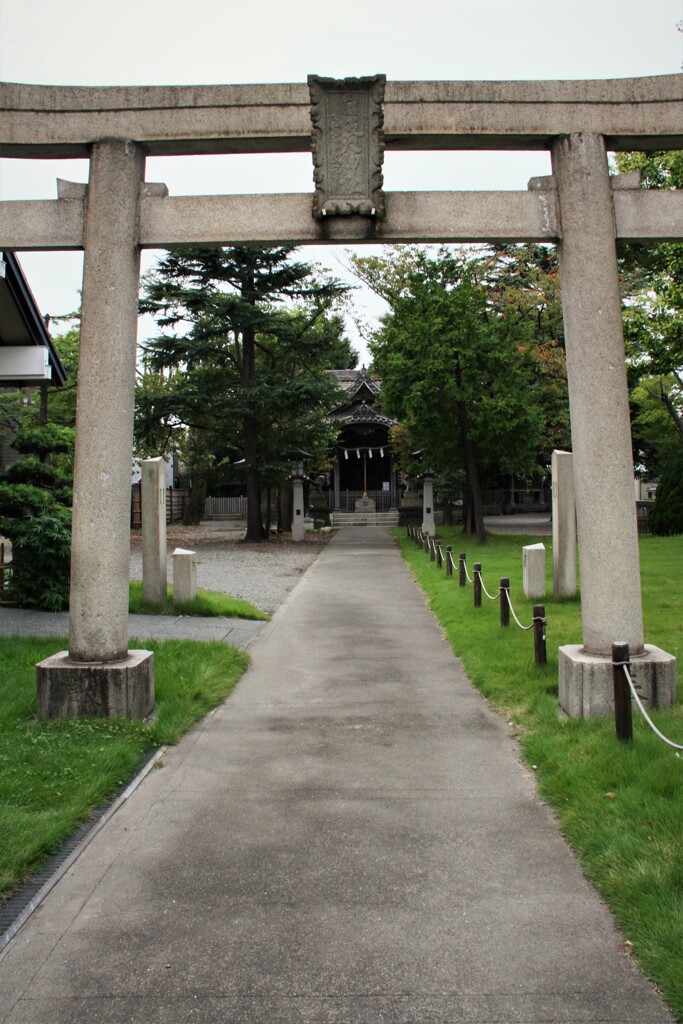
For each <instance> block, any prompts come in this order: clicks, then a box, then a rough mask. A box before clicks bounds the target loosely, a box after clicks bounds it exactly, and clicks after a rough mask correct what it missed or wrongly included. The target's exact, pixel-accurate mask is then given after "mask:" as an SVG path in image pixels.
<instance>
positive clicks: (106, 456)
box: [37, 139, 154, 718]
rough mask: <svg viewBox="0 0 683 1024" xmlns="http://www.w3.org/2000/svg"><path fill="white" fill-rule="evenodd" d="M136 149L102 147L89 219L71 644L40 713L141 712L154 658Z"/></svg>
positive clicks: (41, 675)
mask: <svg viewBox="0 0 683 1024" xmlns="http://www.w3.org/2000/svg"><path fill="white" fill-rule="evenodd" d="M144 168H145V159H144V153H143V150H142V148H141V147H140V146H138V145H135V144H134V143H131V142H125V141H121V140H118V139H109V140H105V141H103V142H98V143H95V144H94V145H93V147H92V152H91V156H90V182H89V186H88V198H87V206H86V217H85V232H84V249H85V260H84V266H83V300H82V303H83V308H82V321H81V343H80V355H79V372H78V392H77V396H78V397H77V411H76V450H75V458H74V487H73V526H72V538H71V602H70V610H71V616H70V634H69V651H68V654H67V652H61V653H60V654H56V655H54V656H53V657H52V658H49V659H47V661H44V662H42V663H41V664H40V665H39V666H38V668H37V682H38V709H39V714H40V715H41V716H43V717H57V716H60V715H69V716H81V715H97V714H105V715H123V716H125V717H128V718H143V717H145V716H146V715H148V714H149V713H150V712H151V710H152V707H153V705H154V681H153V680H154V677H153V656H152V654H151V653H150V652H149V651H129V650H128V580H129V574H130V540H129V538H130V495H131V487H130V481H131V453H132V448H133V409H134V401H135V360H136V345H137V312H138V287H139V271H140V250H139V246H138V230H139V229H138V224H139V203H140V192H141V186H142V182H143V181H144Z"/></svg>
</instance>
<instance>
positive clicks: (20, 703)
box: [0, 637, 249, 898]
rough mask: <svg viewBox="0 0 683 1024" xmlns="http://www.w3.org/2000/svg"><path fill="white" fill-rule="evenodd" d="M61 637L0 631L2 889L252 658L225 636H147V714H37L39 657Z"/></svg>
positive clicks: (194, 717)
mask: <svg viewBox="0 0 683 1024" xmlns="http://www.w3.org/2000/svg"><path fill="white" fill-rule="evenodd" d="M66 646H67V644H66V640H65V638H63V637H62V638H50V639H46V640H43V639H35V638H28V639H27V638H17V637H11V638H5V637H3V638H0V835H2V837H3V840H2V843H1V844H0V898H2V897H6V896H7V895H9V893H10V892H11V891H12V890H13V889H14V888H16V886H17V885H18V884H19V883H21V882H22V881H23V880H24V879H25V878H26V877H27V876H28V875H30V874H31V873H32V872H34V871H36V870H37V869H38V868H39V867H40V865H41V863H42V862H43V861H44V860H45V859H46V857H48V856H49V855H50V854H51V853H53V852H54V851H55V850H56V848H57V847H58V846H59V844H60V843H61V842H62V841H63V840H64V839H66V837H67V836H68V835H70V833H71V832H72V831H73V830H74V828H75V827H76V826H77V825H78V824H79V823H80V822H82V821H85V820H86V819H87V818H88V816H89V815H90V814H91V813H92V810H93V808H95V807H97V806H98V805H99V804H101V803H102V802H103V801H105V800H106V799H108V798H109V797H110V796H111V795H112V794H113V793H114V792H115V791H116V789H117V788H118V787H119V786H120V785H122V784H123V783H124V782H126V781H127V780H128V779H129V778H130V777H131V776H132V775H133V773H134V772H135V770H136V768H137V766H138V765H139V764H140V761H141V760H142V758H143V756H144V754H145V752H146V751H147V750H150V749H153V748H155V747H158V746H162V745H164V744H171V743H176V742H177V741H178V739H179V738H180V737H181V736H182V734H183V733H184V732H186V731H187V730H188V729H189V728H190V726H191V725H192V724H193V723H194V722H196V721H198V719H200V718H202V717H203V716H204V715H205V714H206V713H207V711H209V710H210V709H211V708H213V707H216V705H218V704H220V702H221V701H222V700H224V699H225V697H226V696H227V695H228V694H229V693H230V691H231V690H232V688H233V686H234V685H235V683H236V682H237V680H238V679H239V678H240V676H241V675H242V674H243V672H244V671H245V669H246V668H247V665H248V663H249V658H248V655H247V654H245V653H244V651H239V650H237V649H236V648H234V647H229V646H227V645H226V644H222V643H204V642H200V641H196V640H166V641H151V640H146V641H145V643H144V647H145V648H146V649H147V650H152V651H154V681H155V689H156V720H155V722H154V723H153V724H149V725H147V724H145V723H143V722H131V721H127V720H124V719H104V718H99V719H95V718H86V719H78V720H73V719H56V720H52V721H44V722H38V721H37V720H36V718H35V711H36V682H35V665H36V662H38V661H41V660H42V659H43V658H47V657H49V656H50V655H51V654H55V653H56V652H57V651H60V650H64V649H65V647H66ZM131 646H132V647H135V646H141V645H140V643H139V641H138V642H136V641H132V640H131Z"/></svg>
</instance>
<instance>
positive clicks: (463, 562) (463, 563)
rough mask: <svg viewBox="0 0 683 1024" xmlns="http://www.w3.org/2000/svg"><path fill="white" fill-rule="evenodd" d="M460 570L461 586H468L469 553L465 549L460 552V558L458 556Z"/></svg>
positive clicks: (459, 580)
mask: <svg viewBox="0 0 683 1024" xmlns="http://www.w3.org/2000/svg"><path fill="white" fill-rule="evenodd" d="M458 572H459V579H458V582H459V583H460V586H461V587H465V586H467V555H466V554H465V552H464V551H461V552H460V555H459V558H458Z"/></svg>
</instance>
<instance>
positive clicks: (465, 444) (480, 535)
mask: <svg viewBox="0 0 683 1024" xmlns="http://www.w3.org/2000/svg"><path fill="white" fill-rule="evenodd" d="M458 421H459V423H460V431H461V435H462V448H463V454H464V456H465V472H466V473H467V481H468V483H469V485H470V492H471V495H472V518H473V525H474V536H475V537H476V539H477V544H485V543H486V530H485V529H484V503H483V500H482V495H481V481H480V479H479V466H478V465H477V455H476V452H475V449H474V445H473V444H472V442H471V441H470V438H469V423H468V419H467V410H466V408H465V406H464V405H461V404H459V405H458Z"/></svg>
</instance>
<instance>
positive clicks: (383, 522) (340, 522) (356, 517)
mask: <svg viewBox="0 0 683 1024" xmlns="http://www.w3.org/2000/svg"><path fill="white" fill-rule="evenodd" d="M330 525H331V526H383V527H388V526H398V511H397V510H396V509H393V510H392V511H390V512H330Z"/></svg>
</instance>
